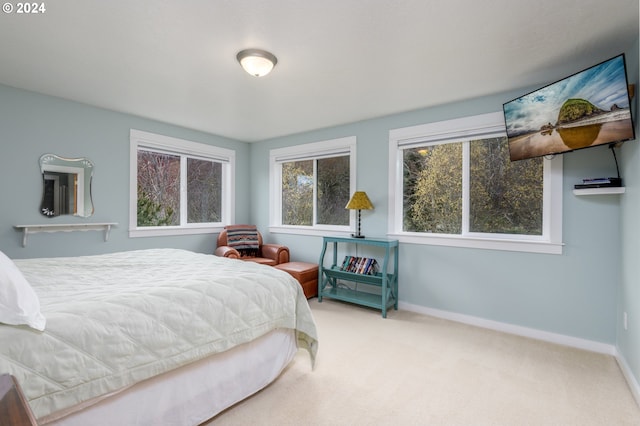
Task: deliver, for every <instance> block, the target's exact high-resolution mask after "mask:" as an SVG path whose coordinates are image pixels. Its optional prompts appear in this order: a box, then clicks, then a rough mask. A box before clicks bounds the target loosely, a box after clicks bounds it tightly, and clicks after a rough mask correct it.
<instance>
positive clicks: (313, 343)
mask: <svg viewBox="0 0 640 426" xmlns="http://www.w3.org/2000/svg"><path fill="white" fill-rule="evenodd" d="M0 254H1V253H0ZM5 258H6V256H5ZM6 262H11V260H8V258H6V259H5V264H6ZM12 262H13V265H14V266H15V267H16V268H17V269H18V270H19V273H21V274H22V276H23V277H24V279H25V280H26V282H27V283H28V285H30V287H31V288H32V291H33V293H35V295H36V296H37V299H36V300H35V302H33V303H35V305H39V306H35V308H39V309H35V310H34V306H33V303H32V304H31V305H30V306H27V307H26V308H25V309H26V310H29V309H31V310H32V311H37V312H35V313H34V312H32V315H31V319H30V320H23V321H22V325H16V324H14V323H20V321H13V319H12V318H9V319H4V320H3V319H2V318H0V322H3V323H4V324H0V373H9V374H12V375H14V376H15V377H16V378H17V380H18V382H19V383H20V384H21V386H22V389H23V391H24V394H25V396H26V398H27V400H28V401H29V404H30V406H31V409H32V411H33V413H34V414H35V416H36V418H37V419H38V423H39V424H41V425H45V424H52V425H58V424H59V425H76V424H77V425H86V424H92V425H100V424H105V425H107V424H109V425H113V424H137V425H142V424H165V425H172V424H173V425H197V424H200V423H202V422H203V421H206V420H208V419H209V418H212V417H214V416H215V415H216V414H218V413H219V412H221V411H223V410H224V409H226V408H228V407H229V406H231V405H233V404H234V403H236V402H238V401H240V400H242V399H244V398H246V397H247V396H249V395H252V394H253V393H255V392H257V391H258V390H260V389H262V388H264V387H265V386H267V385H268V384H269V383H271V382H272V381H273V380H275V379H276V378H277V377H278V376H279V375H280V373H281V372H282V371H283V370H284V368H285V367H286V366H287V365H288V364H289V363H290V362H291V360H292V359H293V357H294V356H295V354H296V353H297V351H298V349H299V348H303V349H306V350H307V351H308V352H309V354H310V361H311V362H310V367H311V366H313V362H314V361H315V355H316V352H317V347H318V342H317V333H316V328H315V323H314V321H313V317H312V314H311V311H310V309H309V305H308V303H307V301H306V298H305V297H304V294H303V292H302V289H301V287H300V285H299V284H298V282H297V281H296V280H295V279H293V278H292V277H291V276H290V275H289V274H287V273H286V272H283V271H279V270H277V269H275V268H272V267H268V266H263V265H258V264H255V263H252V262H242V261H239V260H233V259H226V258H221V257H216V256H213V255H207V254H201V253H194V252H190V251H185V250H177V249H151V250H137V251H129V252H120V253H112V254H104V255H95V256H80V257H60V258H43V259H17V260H14V261H12ZM0 265H1V262H0ZM4 269H7V268H6V267H5V268H4ZM1 278H2V276H1V273H0V279H1ZM5 278H6V277H5ZM27 290H28V289H27ZM27 305H28V304H27ZM25 306H26V305H25ZM0 309H1V301H0ZM37 314H41V315H40V316H38V315H37ZM7 323H8V324H7ZM11 324H13V325H11ZM38 329H43V330H38Z"/></svg>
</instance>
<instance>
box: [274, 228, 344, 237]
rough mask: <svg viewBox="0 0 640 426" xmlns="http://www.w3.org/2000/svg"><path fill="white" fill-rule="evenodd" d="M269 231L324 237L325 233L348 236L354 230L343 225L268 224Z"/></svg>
mask: <svg viewBox="0 0 640 426" xmlns="http://www.w3.org/2000/svg"><path fill="white" fill-rule="evenodd" d="M269 232H270V233H272V234H294V235H312V236H318V237H324V236H326V235H337V236H342V235H344V236H349V235H351V234H353V233H354V232H355V231H353V230H351V229H346V228H344V227H340V228H335V227H326V228H318V227H311V226H309V227H304V226H295V227H293V226H291V227H289V226H270V227H269Z"/></svg>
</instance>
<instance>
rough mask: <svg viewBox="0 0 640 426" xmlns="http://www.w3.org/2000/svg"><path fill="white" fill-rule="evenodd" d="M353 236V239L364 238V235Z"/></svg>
mask: <svg viewBox="0 0 640 426" xmlns="http://www.w3.org/2000/svg"><path fill="white" fill-rule="evenodd" d="M351 236H352V237H353V238H364V235H362V234H351Z"/></svg>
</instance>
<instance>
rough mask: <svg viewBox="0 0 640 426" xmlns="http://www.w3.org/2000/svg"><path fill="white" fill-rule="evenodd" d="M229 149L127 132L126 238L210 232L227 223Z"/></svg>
mask: <svg viewBox="0 0 640 426" xmlns="http://www.w3.org/2000/svg"><path fill="white" fill-rule="evenodd" d="M234 162H235V154H234V153H233V151H230V150H225V149H222V148H218V147H213V146H209V145H204V144H199V143H195V142H189V141H184V140H180V139H175V138H169V137H166V136H161V135H154V134H152V133H146V132H140V131H137V130H132V131H131V172H132V173H131V176H132V181H131V199H132V203H131V204H132V206H135V210H133V208H132V210H131V212H130V236H142V235H173V234H184V233H199V232H214V231H215V230H216V229H218V228H221V227H223V226H224V225H225V224H228V223H230V222H229V221H230V220H231V217H232V215H231V212H232V211H233V206H232V200H233V196H232V192H233V191H232V179H231V176H232V170H233V167H234Z"/></svg>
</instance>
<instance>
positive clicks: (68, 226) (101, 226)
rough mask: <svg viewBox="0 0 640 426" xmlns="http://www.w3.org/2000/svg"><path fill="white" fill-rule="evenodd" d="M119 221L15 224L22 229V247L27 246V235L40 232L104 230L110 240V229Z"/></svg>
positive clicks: (105, 237)
mask: <svg viewBox="0 0 640 426" xmlns="http://www.w3.org/2000/svg"><path fill="white" fill-rule="evenodd" d="M116 225H117V223H55V224H47V225H45V224H39V225H15V226H14V228H16V229H18V230H22V247H26V246H27V236H28V235H29V234H37V233H38V232H73V231H104V240H105V241H109V231H111V227H112V226H116Z"/></svg>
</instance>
